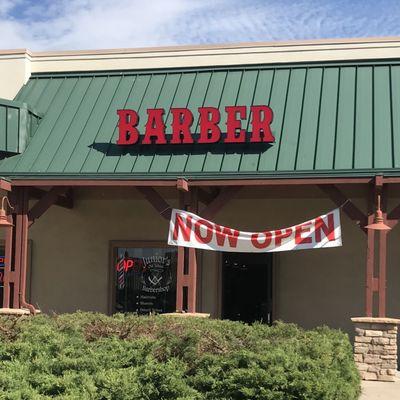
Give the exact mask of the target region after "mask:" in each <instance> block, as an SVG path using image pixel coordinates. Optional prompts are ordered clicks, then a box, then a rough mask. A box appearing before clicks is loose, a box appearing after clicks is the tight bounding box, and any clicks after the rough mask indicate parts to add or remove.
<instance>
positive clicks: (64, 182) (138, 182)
mask: <svg viewBox="0 0 400 400" xmlns="http://www.w3.org/2000/svg"><path fill="white" fill-rule="evenodd" d="M372 179H373V178H372V177H355V178H354V177H352V178H346V177H322V178H315V177H303V178H254V177H252V176H249V177H242V176H240V175H237V177H236V178H232V179H207V180H206V179H193V180H190V182H188V185H189V187H191V186H195V187H212V186H214V187H222V186H288V185H294V186H302V185H303V186H307V185H337V184H341V185H346V184H350V185H354V184H368V183H370V182H371V180H372ZM384 182H385V183H386V178H384ZM397 182H398V183H400V178H398V181H397ZM12 186H13V187H18V186H29V187H34V186H38V187H54V186H68V187H75V186H77V187H124V186H125V187H138V186H141V187H176V178H171V179H169V178H167V179H152V180H151V179H134V180H132V179H126V178H121V179H116V178H112V179H81V178H79V176H78V177H77V178H76V179H74V178H71V177H67V178H64V179H14V180H13V181H12Z"/></svg>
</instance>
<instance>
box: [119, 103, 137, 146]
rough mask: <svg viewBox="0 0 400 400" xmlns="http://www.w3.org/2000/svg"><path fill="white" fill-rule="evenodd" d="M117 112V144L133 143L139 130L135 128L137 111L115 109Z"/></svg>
mask: <svg viewBox="0 0 400 400" xmlns="http://www.w3.org/2000/svg"><path fill="white" fill-rule="evenodd" d="M117 114H118V116H119V122H118V132H119V136H118V140H117V144H119V145H122V146H127V145H130V144H135V143H136V142H137V141H138V139H139V131H138V130H137V128H136V126H137V124H138V122H139V116H138V114H137V112H136V111H134V110H117Z"/></svg>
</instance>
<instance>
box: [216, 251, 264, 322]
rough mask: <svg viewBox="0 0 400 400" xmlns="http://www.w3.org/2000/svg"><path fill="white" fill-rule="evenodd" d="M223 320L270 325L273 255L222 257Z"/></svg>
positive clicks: (249, 254) (247, 254)
mask: <svg viewBox="0 0 400 400" xmlns="http://www.w3.org/2000/svg"><path fill="white" fill-rule="evenodd" d="M222 293H223V296H222V317H223V318H226V319H230V320H233V321H244V322H248V323H251V322H255V321H261V322H264V323H267V324H270V323H271V322H272V254H270V253H263V254H257V253H256V254H254V253H223V256H222Z"/></svg>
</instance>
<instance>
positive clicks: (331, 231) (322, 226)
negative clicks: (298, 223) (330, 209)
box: [315, 213, 335, 243]
mask: <svg viewBox="0 0 400 400" xmlns="http://www.w3.org/2000/svg"><path fill="white" fill-rule="evenodd" d="M327 218H328V225H326V223H325V221H324V219H323V218H322V217H317V218H315V241H316V242H317V243H318V242H320V241H321V240H322V238H321V236H322V235H321V231H323V232H324V234H325V236H326V237H327V239H328V240H329V241H331V240H335V221H334V218H333V214H332V213H331V214H328V215H327Z"/></svg>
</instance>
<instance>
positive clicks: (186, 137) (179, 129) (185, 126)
mask: <svg viewBox="0 0 400 400" xmlns="http://www.w3.org/2000/svg"><path fill="white" fill-rule="evenodd" d="M171 114H172V139H171V141H170V143H171V144H181V143H184V144H191V143H193V138H192V132H191V131H190V127H191V126H192V124H193V114H192V112H191V111H190V110H188V109H187V108H171Z"/></svg>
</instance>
